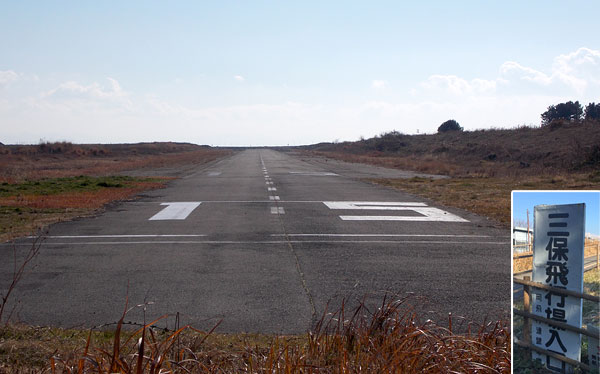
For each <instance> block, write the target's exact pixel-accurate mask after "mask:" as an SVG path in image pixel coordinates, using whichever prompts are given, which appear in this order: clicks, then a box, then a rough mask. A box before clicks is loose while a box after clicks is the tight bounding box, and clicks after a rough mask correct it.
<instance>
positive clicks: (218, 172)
mask: <svg viewBox="0 0 600 374" xmlns="http://www.w3.org/2000/svg"><path fill="white" fill-rule="evenodd" d="M219 175H221V172H220V171H209V172H208V176H209V177H216V176H219Z"/></svg>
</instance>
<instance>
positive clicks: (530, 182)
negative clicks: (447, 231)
mask: <svg viewBox="0 0 600 374" xmlns="http://www.w3.org/2000/svg"><path fill="white" fill-rule="evenodd" d="M370 181H371V182H374V183H377V184H381V185H384V186H389V187H393V188H397V189H400V190H403V191H406V192H409V193H413V194H416V195H420V196H424V197H427V198H429V199H432V200H434V201H438V202H440V203H442V204H443V205H446V206H452V207H456V208H461V209H465V210H468V211H471V212H473V213H477V214H479V215H482V216H485V217H490V218H492V219H494V220H495V221H497V222H499V223H500V224H502V225H503V226H506V227H509V226H510V199H511V191H512V190H561V189H566V190H568V189H578V190H597V189H600V180H599V179H598V178H597V175H596V174H595V173H592V174H566V175H563V176H531V177H526V176H522V177H520V178H509V177H479V178H477V177H455V178H446V179H430V178H411V179H370Z"/></svg>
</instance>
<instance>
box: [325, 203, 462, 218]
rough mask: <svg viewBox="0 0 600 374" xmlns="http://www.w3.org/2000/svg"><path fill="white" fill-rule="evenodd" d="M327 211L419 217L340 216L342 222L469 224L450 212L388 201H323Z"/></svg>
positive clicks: (414, 204) (423, 204)
mask: <svg viewBox="0 0 600 374" xmlns="http://www.w3.org/2000/svg"><path fill="white" fill-rule="evenodd" d="M323 204H325V205H326V206H327V207H328V208H329V209H334V210H336V209H341V210H343V209H345V210H393V211H413V212H415V213H417V214H419V216H382V215H378V216H375V215H365V216H356V215H340V216H339V217H340V218H341V219H342V220H344V221H413V222H434V221H435V222H469V221H468V220H466V219H464V218H461V217H459V216H457V215H455V214H452V213H450V212H446V211H444V210H441V209H438V208H433V207H428V206H427V204H425V203H420V202H389V201H385V202H382V201H324V202H323Z"/></svg>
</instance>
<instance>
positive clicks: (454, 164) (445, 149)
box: [304, 106, 600, 176]
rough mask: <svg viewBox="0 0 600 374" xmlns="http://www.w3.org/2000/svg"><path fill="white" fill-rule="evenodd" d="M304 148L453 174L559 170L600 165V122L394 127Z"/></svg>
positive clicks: (591, 168) (553, 172) (581, 169)
mask: <svg viewBox="0 0 600 374" xmlns="http://www.w3.org/2000/svg"><path fill="white" fill-rule="evenodd" d="M589 107H590V106H589ZM590 108H595V106H591V107H590ZM591 110H595V109H590V111H591ZM304 149H306V150H310V151H313V152H317V153H321V154H322V155H323V156H328V157H334V158H339V159H342V160H345V161H351V162H363V163H373V164H377V165H381V166H386V167H392V168H398V169H404V170H414V171H419V172H424V173H430V174H445V175H449V176H515V175H559V174H562V173H564V172H568V173H572V172H589V171H594V170H598V169H599V168H600V124H599V120H586V119H583V120H581V121H569V120H564V119H563V120H554V121H552V124H551V125H549V126H542V127H527V126H522V127H518V128H514V129H495V128H494V129H485V130H474V131H441V132H439V133H437V134H427V135H425V134H423V135H406V134H402V133H400V132H398V131H392V132H388V133H383V134H381V135H378V136H375V137H373V138H370V139H363V140H359V141H355V142H340V143H336V144H334V143H320V144H315V145H311V146H306V147H304Z"/></svg>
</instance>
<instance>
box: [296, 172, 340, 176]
mask: <svg viewBox="0 0 600 374" xmlns="http://www.w3.org/2000/svg"><path fill="white" fill-rule="evenodd" d="M290 174H295V175H306V176H311V177H326V176H339V174H336V173H331V172H328V171H290Z"/></svg>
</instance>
